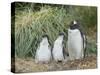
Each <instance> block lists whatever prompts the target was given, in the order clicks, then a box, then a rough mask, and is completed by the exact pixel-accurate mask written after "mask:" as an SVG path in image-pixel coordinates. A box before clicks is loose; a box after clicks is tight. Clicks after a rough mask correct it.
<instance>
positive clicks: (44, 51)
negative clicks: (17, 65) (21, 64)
mask: <svg viewBox="0 0 100 75" xmlns="http://www.w3.org/2000/svg"><path fill="white" fill-rule="evenodd" d="M50 60H51V47H50V43H49V38H48V35H43V36H42V41H41V42H40V44H39V46H38V48H37V50H36V55H35V62H36V63H48V62H50Z"/></svg>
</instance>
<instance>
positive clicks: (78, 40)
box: [68, 20, 86, 60]
mask: <svg viewBox="0 0 100 75" xmlns="http://www.w3.org/2000/svg"><path fill="white" fill-rule="evenodd" d="M68 53H69V58H70V60H74V59H82V58H83V57H85V53H86V37H85V34H84V33H83V32H82V30H81V28H80V24H78V22H77V21H75V20H74V21H73V22H72V23H71V25H70V27H69V29H68Z"/></svg>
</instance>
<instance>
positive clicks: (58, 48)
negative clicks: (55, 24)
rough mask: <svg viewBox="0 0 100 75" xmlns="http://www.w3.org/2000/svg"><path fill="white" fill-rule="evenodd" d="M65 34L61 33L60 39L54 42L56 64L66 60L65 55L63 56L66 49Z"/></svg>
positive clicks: (53, 52) (53, 51)
mask: <svg viewBox="0 0 100 75" xmlns="http://www.w3.org/2000/svg"><path fill="white" fill-rule="evenodd" d="M63 41H64V34H63V33H60V34H59V36H58V38H57V39H56V40H55V42H54V46H53V50H52V54H53V59H54V60H55V61H56V62H62V61H63V60H64V55H63V51H64V50H63V49H64V43H63Z"/></svg>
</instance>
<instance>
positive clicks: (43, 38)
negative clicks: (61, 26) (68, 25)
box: [40, 35, 49, 45]
mask: <svg viewBox="0 0 100 75" xmlns="http://www.w3.org/2000/svg"><path fill="white" fill-rule="evenodd" d="M48 40H49V38H48V35H43V36H42V40H41V43H40V44H42V45H48V44H49V42H48Z"/></svg>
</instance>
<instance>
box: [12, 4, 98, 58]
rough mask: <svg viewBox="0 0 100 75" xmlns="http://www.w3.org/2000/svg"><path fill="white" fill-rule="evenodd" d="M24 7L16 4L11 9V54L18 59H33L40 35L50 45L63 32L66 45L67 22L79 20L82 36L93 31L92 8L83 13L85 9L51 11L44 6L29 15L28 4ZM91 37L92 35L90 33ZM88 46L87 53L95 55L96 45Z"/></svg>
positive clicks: (61, 8)
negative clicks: (13, 40)
mask: <svg viewBox="0 0 100 75" xmlns="http://www.w3.org/2000/svg"><path fill="white" fill-rule="evenodd" d="M30 4H31V3H30ZM26 6H27V4H23V5H21V4H20V5H19V6H18V7H17V6H16V7H15V54H16V57H19V58H25V57H33V58H34V56H35V52H36V49H37V46H38V44H39V41H40V40H41V36H42V35H44V34H47V35H48V36H49V39H50V43H51V44H52V45H53V42H54V40H55V39H56V38H57V36H58V34H59V33H60V32H63V33H64V34H65V37H66V39H65V44H66V41H67V29H68V26H69V24H70V22H71V21H72V20H74V19H79V20H80V22H81V23H82V25H83V27H84V28H85V29H86V32H89V31H90V30H88V28H91V29H93V28H94V27H96V26H95V25H96V22H95V21H96V19H94V18H93V17H94V16H96V8H94V7H88V9H86V8H87V7H71V6H70V7H71V8H68V7H67V6H65V7H64V6H59V7H57V6H53V7H52V6H51V5H45V4H44V5H43V6H42V7H38V8H39V10H36V11H35V9H34V11H33V9H32V6H31V7H30V5H29V4H28V6H27V7H26ZM36 6H38V5H36ZM83 8H84V9H83ZM66 9H68V10H66ZM82 9H83V10H82ZM91 11H92V12H94V13H92V12H91ZM84 14H85V15H84ZM88 15H89V16H88ZM95 18H96V17H95ZM92 22H93V23H92ZM95 29H96V28H95ZM91 31H92V30H91ZM12 33H14V32H12ZM95 33H96V31H94V34H95ZM89 34H91V33H89ZM87 36H88V34H87ZM89 37H90V36H89ZM91 43H92V42H90V43H89V48H88V50H89V51H90V52H93V53H95V52H96V51H97V48H96V45H95V43H96V41H95V42H93V43H92V44H91Z"/></svg>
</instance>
